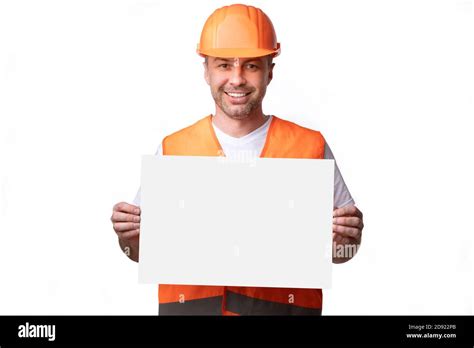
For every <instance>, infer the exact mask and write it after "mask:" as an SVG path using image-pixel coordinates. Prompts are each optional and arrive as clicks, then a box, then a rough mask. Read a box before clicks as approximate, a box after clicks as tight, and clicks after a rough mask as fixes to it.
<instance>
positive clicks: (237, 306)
mask: <svg viewBox="0 0 474 348" xmlns="http://www.w3.org/2000/svg"><path fill="white" fill-rule="evenodd" d="M162 147H163V155H174V156H223V155H224V153H223V151H222V148H221V146H220V144H219V141H218V140H217V137H216V134H215V133H214V129H213V127H212V116H211V115H210V116H207V117H205V118H203V119H201V120H199V121H198V122H196V123H195V124H193V125H191V126H189V127H187V128H184V129H182V130H180V131H178V132H176V133H173V134H171V135H169V136H167V137H165V138H164V139H163V143H162ZM260 157H272V158H315V159H322V158H324V138H323V136H322V135H321V133H319V132H318V131H315V130H312V129H308V128H304V127H301V126H298V125H296V124H295V123H292V122H289V121H286V120H282V119H280V118H278V117H276V116H273V117H272V120H271V124H270V127H269V129H268V134H267V138H266V140H265V145H264V147H263V149H262V153H261V155H260ZM158 296H159V302H160V308H159V314H160V315H163V314H164V315H222V314H224V315H235V314H237V315H320V314H321V309H322V300H323V298H322V291H321V289H290V288H284V289H283V288H263V287H227V286H226V287H224V286H196V285H170V284H160V285H159V294H158Z"/></svg>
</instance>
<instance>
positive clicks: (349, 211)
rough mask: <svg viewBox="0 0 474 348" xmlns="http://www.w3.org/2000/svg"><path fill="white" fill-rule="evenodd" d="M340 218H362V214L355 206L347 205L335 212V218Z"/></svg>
mask: <svg viewBox="0 0 474 348" xmlns="http://www.w3.org/2000/svg"><path fill="white" fill-rule="evenodd" d="M338 216H358V217H360V218H362V212H361V211H360V210H359V209H358V208H357V207H356V206H355V205H352V204H350V205H346V206H344V207H342V208H337V209H336V210H334V211H333V217H338Z"/></svg>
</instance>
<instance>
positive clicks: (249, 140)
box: [133, 116, 354, 208]
mask: <svg viewBox="0 0 474 348" xmlns="http://www.w3.org/2000/svg"><path fill="white" fill-rule="evenodd" d="M272 118H273V117H272V116H270V117H269V118H268V119H267V121H266V122H265V123H264V124H263V125H262V126H260V127H259V128H257V129H255V130H254V131H253V132H251V133H249V134H247V135H244V136H243V137H240V138H235V137H232V136H230V135H228V134H226V133H224V132H223V131H221V130H220V129H219V128H217V127H216V126H215V125H214V122H213V123H212V126H213V128H214V132H215V133H216V136H217V140H218V141H219V144H220V145H221V147H222V150H223V151H224V154H225V156H226V157H227V158H229V159H230V160H244V161H251V160H252V159H255V158H257V157H259V156H260V153H261V152H262V150H263V146H264V145H265V140H266V138H267V133H268V129H269V127H270V123H271V121H272ZM155 155H156V156H163V147H162V145H161V144H160V146H159V147H158V150H157V151H156V153H155ZM324 158H325V159H334V156H333V154H332V152H331V149H330V148H329V145H328V144H327V143H326V142H325V145H324ZM334 163H335V168H334V206H335V207H337V208H340V207H343V206H345V205H348V204H354V200H353V199H352V196H351V194H350V192H349V190H348V189H347V186H346V184H345V182H344V179H343V178H342V175H341V173H340V171H339V168H338V167H337V163H336V161H334ZM133 203H134V204H135V205H137V206H139V205H140V189H138V192H137V194H136V196H135V199H134V201H133Z"/></svg>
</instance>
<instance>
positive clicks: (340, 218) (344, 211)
mask: <svg viewBox="0 0 474 348" xmlns="http://www.w3.org/2000/svg"><path fill="white" fill-rule="evenodd" d="M332 223H333V225H332V232H333V233H332V238H333V245H334V249H336V250H337V246H338V245H348V244H352V245H354V246H355V248H357V249H358V247H359V245H360V242H361V238H362V229H363V228H364V222H363V215H362V212H361V211H360V210H359V209H358V208H357V207H356V206H355V205H346V206H344V207H342V208H336V209H334V211H333V220H332ZM352 256H354V255H350V256H347V255H344V257H342V258H341V257H335V255H333V262H334V263H342V262H345V261H347V260H349V259H350V258H351V257H352Z"/></svg>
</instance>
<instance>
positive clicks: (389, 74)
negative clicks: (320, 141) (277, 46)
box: [0, 0, 474, 315]
mask: <svg viewBox="0 0 474 348" xmlns="http://www.w3.org/2000/svg"><path fill="white" fill-rule="evenodd" d="M248 3H250V4H254V5H256V6H259V7H261V8H262V9H264V11H265V12H266V13H267V14H268V15H269V16H270V18H272V20H273V23H274V25H275V28H276V30H277V34H278V38H279V41H280V42H281V45H282V55H281V56H280V57H278V58H277V59H276V60H275V63H276V67H275V70H274V81H273V82H272V84H271V85H270V87H269V90H268V91H267V97H266V99H265V103H264V111H265V112H266V113H271V114H275V115H278V116H280V117H283V118H286V119H290V120H292V121H294V122H297V123H300V124H301V125H304V126H307V127H311V128H314V129H319V130H320V131H322V133H323V134H324V135H325V137H326V139H327V141H328V143H329V144H330V145H331V147H332V150H333V152H334V154H335V156H336V159H337V160H338V164H339V167H340V169H341V171H342V174H343V176H344V178H345V180H346V183H347V185H348V186H349V188H350V190H351V193H352V194H353V196H354V198H355V200H356V201H357V203H358V205H359V207H360V209H361V210H362V211H363V212H364V214H365V225H366V227H365V229H364V237H363V245H362V248H361V249H360V251H359V255H357V256H356V257H355V258H354V259H353V260H352V261H351V262H349V263H347V264H343V265H335V267H334V274H333V289H332V290H328V291H325V299H324V310H323V312H324V313H325V314H472V312H473V310H472V293H473V284H472V279H473V273H472V271H473V257H472V252H473V249H472V232H473V224H472V211H471V208H472V199H473V197H474V195H473V187H472V186H473V185H472V184H471V180H472V177H473V176H474V175H473V174H474V173H473V168H472V167H473V165H472V161H473V160H472V158H473V156H472V154H471V152H472V149H473V148H474V146H473V145H474V144H473V140H472V130H473V125H474V122H473V121H472V120H473V116H474V112H473V111H474V106H473V96H474V86H473V84H474V68H473V63H472V62H473V61H474V49H473V47H474V20H473V8H472V7H473V6H472V1H471V0H452V1H431V0H430V1H413V0H410V1H379V0H377V1H376V0H373V1H349V0H347V1H340V0H326V1H302V0H300V1H249V2H248ZM225 4H228V2H223V1H191V0H189V1H169V0H168V1H132V0H129V1H111V0H110V1H103V0H93V1H92V0H89V1H84V0H81V1H79V0H77V1H59V0H58V1H18V0H15V1H13V0H11V1H1V2H0V166H1V167H0V314H151V315H154V314H156V313H157V298H156V292H157V289H156V286H152V285H139V284H138V282H137V264H135V263H133V262H131V261H129V260H128V259H127V258H126V257H125V256H124V255H123V254H122V253H121V251H120V250H119V247H118V244H117V239H116V236H115V234H114V232H113V230H112V226H111V223H110V220H109V218H110V215H111V212H112V206H113V204H115V203H117V202H119V201H122V200H125V201H132V199H133V197H134V195H135V192H136V190H137V188H138V186H139V179H140V159H141V155H142V154H152V153H154V152H155V150H156V148H157V146H158V144H159V143H160V141H161V139H162V137H163V136H165V135H167V134H169V133H171V132H173V131H176V130H178V129H180V128H182V127H184V126H187V125H189V124H191V123H193V122H195V121H196V120H198V119H199V118H201V117H203V116H205V115H207V114H209V113H211V112H213V103H212V99H211V96H210V93H209V90H208V87H207V85H206V84H205V82H204V79H203V78H202V74H203V73H202V66H201V61H202V58H200V57H199V56H197V55H196V54H195V48H196V44H197V42H198V39H199V35H200V31H201V28H202V25H203V24H204V21H205V19H206V18H207V16H208V15H209V14H210V13H211V12H212V11H213V10H214V9H215V8H217V7H219V6H221V5H225ZM470 138H471V139H470Z"/></svg>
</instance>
